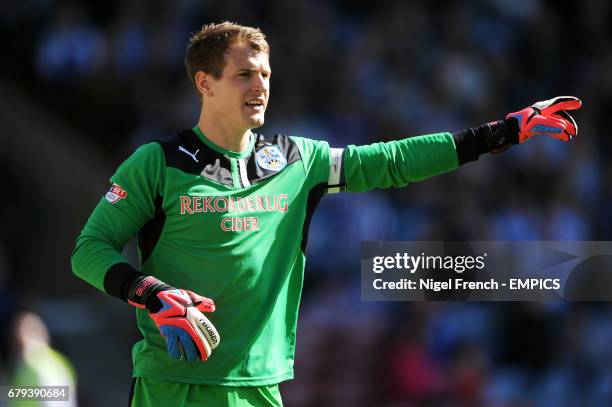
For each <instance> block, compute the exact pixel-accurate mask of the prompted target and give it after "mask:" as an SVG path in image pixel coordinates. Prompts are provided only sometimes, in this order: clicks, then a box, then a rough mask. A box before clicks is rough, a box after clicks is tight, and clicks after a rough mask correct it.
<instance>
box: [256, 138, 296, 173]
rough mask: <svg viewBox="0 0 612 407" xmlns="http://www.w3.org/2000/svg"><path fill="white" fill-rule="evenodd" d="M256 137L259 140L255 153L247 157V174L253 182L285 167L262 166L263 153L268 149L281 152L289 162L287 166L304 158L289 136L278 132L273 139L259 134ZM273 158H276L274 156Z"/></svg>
mask: <svg viewBox="0 0 612 407" xmlns="http://www.w3.org/2000/svg"><path fill="white" fill-rule="evenodd" d="M256 137H257V141H256V142H255V151H254V154H251V155H250V156H249V157H248V158H246V160H247V163H246V167H247V176H248V178H249V181H250V182H251V183H252V184H256V183H258V182H260V181H263V180H265V179H268V178H270V177H272V176H274V175H276V174H278V173H279V172H281V171H282V170H283V168H284V167H283V168H281V169H280V170H274V169H270V168H265V167H264V166H262V158H263V154H265V152H266V151H272V152H273V153H277V152H278V153H280V154H281V155H282V156H283V157H284V159H285V160H286V162H287V164H286V165H285V167H286V166H287V165H289V164H292V163H294V162H296V161H299V160H301V159H302V157H301V156H300V151H299V149H298V147H297V145H296V144H295V142H293V140H291V139H290V138H289V137H287V136H284V135H282V134H277V135H275V136H274V137H272V138H271V139H266V138H265V137H264V136H263V135H261V134H259V135H257V136H256ZM272 159H274V157H272Z"/></svg>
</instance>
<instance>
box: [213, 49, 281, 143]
mask: <svg viewBox="0 0 612 407" xmlns="http://www.w3.org/2000/svg"><path fill="white" fill-rule="evenodd" d="M270 73H271V72H270V62H269V58H268V54H266V53H265V52H259V51H255V50H253V49H251V48H250V47H249V46H248V44H243V43H237V44H234V45H232V46H231V47H230V48H229V49H228V51H227V52H226V54H225V67H224V69H223V74H222V75H221V78H219V79H215V78H213V77H212V76H210V77H209V78H210V82H209V84H210V93H211V96H208V97H206V98H205V100H204V109H209V110H210V113H211V114H213V115H215V117H217V118H219V119H220V120H223V121H224V126H226V127H232V128H236V129H238V130H241V131H242V130H249V129H253V128H255V127H259V126H261V125H263V124H264V115H265V112H266V107H267V105H268V98H269V95H270Z"/></svg>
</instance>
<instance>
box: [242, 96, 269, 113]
mask: <svg viewBox="0 0 612 407" xmlns="http://www.w3.org/2000/svg"><path fill="white" fill-rule="evenodd" d="M244 106H245V107H247V108H248V109H249V110H253V111H255V112H263V111H264V109H265V108H266V105H265V102H264V99H261V98H256V99H251V100H248V101H246V102H245V103H244Z"/></svg>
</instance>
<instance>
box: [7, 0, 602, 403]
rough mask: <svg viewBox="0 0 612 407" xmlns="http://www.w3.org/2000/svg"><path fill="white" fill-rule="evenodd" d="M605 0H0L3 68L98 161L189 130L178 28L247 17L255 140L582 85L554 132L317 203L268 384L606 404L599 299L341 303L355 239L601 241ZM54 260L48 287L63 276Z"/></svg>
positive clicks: (356, 135) (336, 393)
mask: <svg viewBox="0 0 612 407" xmlns="http://www.w3.org/2000/svg"><path fill="white" fill-rule="evenodd" d="M611 8H612V3H610V2H608V1H606V0H592V1H588V2H569V1H563V2H556V1H543V0H512V1H510V0H480V1H475V0H473V1H436V2H426V1H417V2H412V1H411V2H406V1H400V0H395V1H388V2H384V3H380V2H368V1H362V0H357V1H346V0H336V1H320V0H310V1H309V0H296V1H279V0H269V1H266V0H251V1H248V2H247V1H222V0H209V1H195V0H178V1H173V2H164V1H160V0H157V1H145V0H132V1H106V2H75V1H62V2H59V1H56V0H29V1H22V2H4V3H2V4H1V5H0V37H1V38H2V40H1V41H2V42H3V43H4V45H5V49H7V50H9V55H10V57H9V56H7V57H5V58H3V63H2V66H1V67H0V78H3V79H4V80H8V81H10V82H14V83H17V84H18V85H19V87H20V89H22V91H23V92H24V93H25V94H28V95H30V96H31V97H32V98H34V99H35V100H36V101H37V102H38V103H39V104H40V105H41V106H43V107H44V109H45V110H47V111H48V112H50V113H51V114H53V115H55V116H57V117H60V118H61V119H62V120H64V121H65V122H66V123H68V125H69V126H70V127H71V128H73V129H76V131H78V132H79V133H80V134H81V136H82V138H83V139H86V140H87V142H88V143H90V144H92V145H94V146H95V147H96V148H97V150H98V151H99V152H100V154H103V155H104V157H105V158H106V159H107V160H108V161H109V162H112V164H113V165H111V166H110V167H114V166H116V165H117V164H119V163H120V162H121V161H123V160H124V159H125V158H126V157H127V156H128V155H129V154H130V153H131V151H133V149H134V148H135V147H137V146H138V145H140V144H143V143H145V142H148V141H150V140H152V139H156V138H159V137H163V136H165V135H168V134H169V133H171V132H174V131H176V130H178V129H182V128H188V127H191V126H192V125H193V123H195V121H196V120H197V117H198V113H199V104H198V99H197V96H196V94H195V92H194V90H193V89H192V87H191V84H190V82H189V81H188V80H187V77H186V74H185V73H184V67H183V53H184V50H185V45H186V41H187V39H188V38H189V35H190V33H191V32H193V31H195V30H197V29H198V28H199V27H200V26H201V25H202V24H204V23H207V22H218V21H223V20H226V19H229V20H232V21H235V22H238V23H241V24H245V25H253V26H257V27H260V28H261V29H262V30H263V31H264V32H265V33H266V35H267V37H268V40H269V42H270V44H271V66H272V72H273V74H272V87H271V99H270V100H271V102H270V106H269V108H268V113H267V117H266V125H265V126H264V127H262V128H261V129H258V130H257V131H258V132H261V133H264V134H274V133H280V132H282V133H284V134H289V135H298V136H304V137H310V138H316V139H325V140H327V141H329V143H330V144H331V145H332V146H337V147H341V146H344V145H347V144H367V143H372V142H377V141H385V140H392V139H399V138H404V137H408V136H413V135H419V134H427V133H433V132H438V131H455V130H461V129H464V128H467V127H473V126H477V125H480V124H482V123H485V122H488V121H492V120H496V119H500V118H503V116H504V115H505V114H506V113H507V112H511V111H516V110H519V109H520V108H522V107H525V106H526V105H527V104H530V103H532V102H535V101H537V100H542V99H548V98H550V97H553V96H557V95H576V96H578V97H580V98H581V99H582V100H583V103H584V107H583V109H582V110H581V111H579V112H577V113H576V114H575V118H576V120H577V122H578V124H579V127H580V130H579V136H578V138H577V139H576V140H574V141H573V142H572V143H571V144H564V143H559V142H558V141H556V140H544V139H538V140H532V141H530V142H529V144H528V145H526V146H520V147H514V148H512V149H510V150H509V151H507V152H505V153H503V154H501V155H497V156H490V155H489V156H484V157H482V158H481V159H480V160H479V161H478V162H477V163H472V164H469V165H467V166H465V167H462V168H460V169H459V170H457V171H455V172H453V173H450V174H446V175H443V176H440V177H437V178H435V179H431V180H427V181H424V182H421V183H418V184H414V185H411V186H408V187H407V188H403V189H395V190H385V191H375V192H370V193H366V194H343V195H342V196H332V197H327V198H325V199H324V200H323V202H322V204H321V206H320V207H319V209H318V212H317V213H316V214H315V217H314V219H313V222H312V224H311V232H310V237H309V246H308V250H307V254H308V259H309V260H308V261H309V266H308V270H307V276H306V284H305V294H304V296H303V306H302V311H301V319H300V323H299V338H298V345H297V347H298V354H297V360H296V380H294V381H292V382H290V383H286V384H283V386H282V389H283V394H284V397H285V400H286V403H287V405H288V406H311V405H312V406H314V405H330V406H331V405H333V406H374V405H381V406H421V405H423V406H430V405H431V406H485V405H486V406H550V405H555V406H575V405H578V404H581V405H589V406H600V405H612V363H610V362H612V348H611V347H610V346H609V344H610V343H612V322H611V316H612V313H611V312H610V310H611V309H610V305H609V304H606V303H601V304H581V305H580V304H569V303H505V304H501V303H500V304H498V303H457V302H452V303H421V304H417V303H366V302H362V301H360V298H359V295H360V285H359V277H360V274H359V266H360V263H359V258H360V256H359V250H360V249H359V244H360V241H361V240H611V239H610V236H611V235H612V218H611V215H612V209H611V208H610V206H609V202H611V199H612V182H610V176H611V175H612V145H611V143H612V141H611V139H610V137H608V135H607V130H606V129H607V127H606V123H607V120H608V117H607V114H608V111H609V110H610V108H611V107H612V76H611V75H610V74H609V72H612V28H611V27H612V21H610V20H611V19H612V9H611ZM26 113H27V112H26ZM108 175H110V174H108ZM9 182H10V180H9ZM100 193H101V194H102V191H100ZM88 204H89V203H88ZM6 208H9V209H10V208H11V207H10V205H8V206H7V205H2V204H0V211H3V210H5V211H7V210H8V209H6ZM92 208H93V204H92ZM7 216H8V215H7V213H6V212H5V213H1V212H0V218H5V217H7ZM83 221H84V220H83ZM24 222H27V219H26V220H24ZM23 227H24V228H28V227H31V228H32V229H34V228H35V225H30V226H28V225H23ZM0 238H2V239H3V240H0V248H1V247H2V245H6V246H8V245H9V240H10V236H8V235H7V234H6V233H2V234H1V235H0ZM70 250H71V248H69V247H67V248H66V256H68V255H69V252H70ZM26 253H27V249H26V248H23V249H22V250H11V252H10V253H8V254H7V255H6V256H5V257H7V261H6V263H7V268H8V270H9V271H8V272H7V273H5V274H6V275H8V276H9V277H8V278H5V279H3V278H1V277H2V276H3V274H2V273H0V292H4V290H6V291H7V292H9V291H10V292H11V293H15V292H16V293H23V292H27V290H28V287H27V286H26V285H24V284H19V285H15V286H11V285H10V284H11V278H10V274H11V271H10V270H11V267H12V268H13V269H15V268H18V266H16V264H18V263H19V261H20V256H24V255H26ZM0 271H1V269H0ZM62 272H63V273H65V275H62V276H61V277H58V278H59V279H60V280H61V281H62V282H66V281H69V280H70V279H72V278H73V277H72V276H70V275H69V274H68V273H69V270H68V269H66V270H62ZM66 284H70V283H66ZM81 292H82V296H89V295H92V294H93V288H85V286H83V287H82V289H81ZM29 294H32V293H29ZM204 294H205V293H204ZM11 295H12V294H11ZM100 295H101V294H100ZM1 298H2V300H3V302H4V301H9V300H8V299H7V298H12V303H11V304H7V305H6V308H5V307H4V306H3V309H2V310H3V311H5V310H10V309H18V308H19V307H20V306H22V305H23V304H19V303H18V300H17V299H16V298H15V296H14V295H12V297H6V298H5V296H2V297H1ZM125 312H126V313H127V312H130V311H129V310H127V309H126V311H125ZM4 314H5V312H0V315H2V318H4V319H5V320H8V319H9V316H5V315H4ZM51 334H52V335H53V327H52V326H51ZM104 340H107V339H104ZM65 351H66V353H67V354H70V350H69V349H65ZM4 354H5V355H6V352H4ZM123 357H125V358H129V354H128V353H127V352H126V353H125V355H124V356H123ZM76 366H77V373H79V372H78V367H79V364H78V363H76ZM0 370H1V369H0ZM4 375H9V373H8V370H6V371H5V372H4ZM0 377H2V375H0ZM80 390H81V391H87V383H83V385H82V386H81V388H80ZM94 399H95V397H94ZM92 403H93V405H96V404H95V401H92Z"/></svg>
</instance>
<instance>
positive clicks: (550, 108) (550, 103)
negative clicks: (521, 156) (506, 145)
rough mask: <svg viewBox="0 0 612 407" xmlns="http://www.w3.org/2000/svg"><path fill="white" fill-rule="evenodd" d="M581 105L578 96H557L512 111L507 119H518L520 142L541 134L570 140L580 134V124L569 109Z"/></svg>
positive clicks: (578, 107)
mask: <svg viewBox="0 0 612 407" xmlns="http://www.w3.org/2000/svg"><path fill="white" fill-rule="evenodd" d="M580 106H582V101H581V100H580V99H578V98H577V97H574V96H557V97H555V98H552V99H549V100H544V101H541V102H537V103H534V104H533V105H531V106H529V107H526V108H525V109H523V110H519V111H518V112H514V113H510V114H508V115H507V116H506V119H511V118H514V119H516V121H517V123H518V129H519V131H518V142H519V143H524V142H525V141H527V140H529V139H530V138H531V137H533V136H535V135H539V134H543V135H546V136H549V137H553V138H556V139H559V140H563V141H570V140H571V139H572V138H574V137H576V135H577V134H578V125H577V124H576V122H575V121H574V118H573V117H572V116H570V114H569V113H568V112H567V111H568V110H576V109H580Z"/></svg>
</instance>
